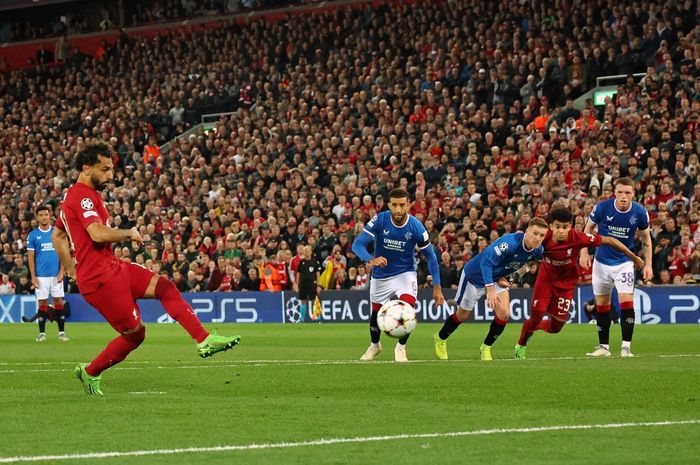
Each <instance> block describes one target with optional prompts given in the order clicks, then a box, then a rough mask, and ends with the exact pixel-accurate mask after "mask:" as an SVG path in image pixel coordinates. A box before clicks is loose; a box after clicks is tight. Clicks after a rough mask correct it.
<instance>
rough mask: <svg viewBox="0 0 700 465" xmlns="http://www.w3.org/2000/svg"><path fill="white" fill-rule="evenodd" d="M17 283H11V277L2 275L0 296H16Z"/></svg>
mask: <svg viewBox="0 0 700 465" xmlns="http://www.w3.org/2000/svg"><path fill="white" fill-rule="evenodd" d="M14 293H15V283H13V282H12V281H10V277H9V276H8V275H6V274H3V275H2V279H1V280H0V295H14Z"/></svg>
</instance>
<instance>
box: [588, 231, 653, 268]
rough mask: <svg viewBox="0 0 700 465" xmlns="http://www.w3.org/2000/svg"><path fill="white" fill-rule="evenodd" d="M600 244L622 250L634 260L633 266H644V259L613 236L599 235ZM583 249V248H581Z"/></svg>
mask: <svg viewBox="0 0 700 465" xmlns="http://www.w3.org/2000/svg"><path fill="white" fill-rule="evenodd" d="M600 245H607V246H610V247H612V248H613V249H615V250H617V251H619V252H622V253H623V254H625V255H627V256H628V257H629V259H630V260H632V261H633V262H634V266H635V268H637V269H639V270H641V269H642V268H643V267H644V261H643V260H642V259H641V258H639V257H638V256H636V255H635V254H634V252H632V251H631V250H630V249H628V248H627V247H626V246H625V244H623V243H622V242H620V241H618V240H617V239H615V238H614V237H610V236H602V237H601V242H600ZM584 250H585V249H584ZM582 251H583V250H582Z"/></svg>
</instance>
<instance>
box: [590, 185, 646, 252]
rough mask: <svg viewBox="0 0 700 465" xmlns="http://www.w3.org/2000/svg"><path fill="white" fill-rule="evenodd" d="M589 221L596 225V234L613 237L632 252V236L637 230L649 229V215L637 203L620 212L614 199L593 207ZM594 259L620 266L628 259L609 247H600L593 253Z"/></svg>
mask: <svg viewBox="0 0 700 465" xmlns="http://www.w3.org/2000/svg"><path fill="white" fill-rule="evenodd" d="M590 220H591V221H592V222H593V223H595V224H597V225H598V234H600V235H601V236H609V237H614V238H615V239H617V240H618V241H620V242H622V243H623V244H625V245H626V246H627V248H628V249H630V250H631V251H633V252H634V235H635V234H636V233H637V229H647V228H648V227H649V213H648V212H647V210H646V208H644V207H642V206H641V205H639V204H638V203H637V202H632V206H631V207H630V208H629V209H628V210H627V211H626V212H621V211H620V210H618V209H617V207H616V206H615V199H608V200H603V201H602V202H598V204H597V205H596V206H595V207H593V211H592V212H591V216H590ZM595 259H596V260H597V261H598V262H600V263H602V264H604V265H620V264H622V263H625V262H629V261H630V259H629V258H628V257H627V255H625V254H623V253H622V252H618V251H617V250H615V249H613V248H612V247H609V246H601V247H598V249H597V250H596V252H595Z"/></svg>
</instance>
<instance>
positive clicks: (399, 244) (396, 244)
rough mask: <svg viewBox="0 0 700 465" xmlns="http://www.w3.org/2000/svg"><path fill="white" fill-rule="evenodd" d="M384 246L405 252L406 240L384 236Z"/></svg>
mask: <svg viewBox="0 0 700 465" xmlns="http://www.w3.org/2000/svg"><path fill="white" fill-rule="evenodd" d="M384 247H385V248H387V249H389V250H396V251H398V252H403V251H404V248H405V247H406V241H397V240H396V239H388V238H386V237H385V238H384Z"/></svg>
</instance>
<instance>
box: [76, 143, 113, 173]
mask: <svg viewBox="0 0 700 465" xmlns="http://www.w3.org/2000/svg"><path fill="white" fill-rule="evenodd" d="M113 151H114V150H113V149H112V146H111V145H109V143H107V142H104V141H99V142H93V143H91V144H88V145H86V146H85V148H83V149H82V150H81V151H80V152H78V154H77V155H76V156H75V160H73V166H74V167H75V169H77V170H78V171H82V169H83V166H85V165H87V166H94V165H96V164H97V163H98V162H99V156H100V155H102V156H103V157H109V156H111V155H112V152H113Z"/></svg>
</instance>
